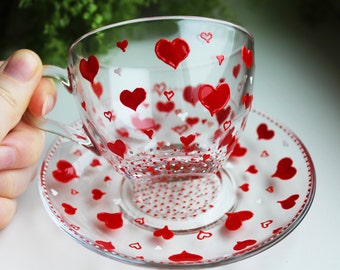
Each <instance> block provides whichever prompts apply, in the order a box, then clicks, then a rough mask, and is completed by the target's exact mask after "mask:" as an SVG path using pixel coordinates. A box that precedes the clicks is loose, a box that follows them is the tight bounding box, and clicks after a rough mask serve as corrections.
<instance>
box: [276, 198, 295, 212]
mask: <svg viewBox="0 0 340 270" xmlns="http://www.w3.org/2000/svg"><path fill="white" fill-rule="evenodd" d="M299 198H300V195H299V194H294V195H291V196H289V197H288V198H286V199H284V200H282V201H277V202H278V203H279V204H281V207H282V208H283V209H285V210H288V209H291V208H293V207H294V206H295V205H296V201H297V200H298V199H299Z"/></svg>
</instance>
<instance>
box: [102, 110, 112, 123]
mask: <svg viewBox="0 0 340 270" xmlns="http://www.w3.org/2000/svg"><path fill="white" fill-rule="evenodd" d="M104 117H105V118H106V119H107V120H109V122H112V120H114V117H113V113H112V112H111V111H106V112H104Z"/></svg>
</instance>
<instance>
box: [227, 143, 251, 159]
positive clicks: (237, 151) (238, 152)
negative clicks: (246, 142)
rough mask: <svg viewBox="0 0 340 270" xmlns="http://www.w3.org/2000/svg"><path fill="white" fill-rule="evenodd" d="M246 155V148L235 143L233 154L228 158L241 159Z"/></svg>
mask: <svg viewBox="0 0 340 270" xmlns="http://www.w3.org/2000/svg"><path fill="white" fill-rule="evenodd" d="M246 153H247V148H245V147H242V146H241V145H240V144H239V143H237V144H236V145H235V147H234V149H233V152H232V153H231V154H230V157H242V156H244V155H245V154H246Z"/></svg>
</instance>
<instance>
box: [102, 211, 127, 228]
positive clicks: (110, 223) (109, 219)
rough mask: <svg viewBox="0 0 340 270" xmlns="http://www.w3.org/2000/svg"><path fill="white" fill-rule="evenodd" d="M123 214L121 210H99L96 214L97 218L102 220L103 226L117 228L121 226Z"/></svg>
mask: <svg viewBox="0 0 340 270" xmlns="http://www.w3.org/2000/svg"><path fill="white" fill-rule="evenodd" d="M122 216H123V214H122V212H117V213H107V212H101V213H98V214H97V219H98V220H99V221H102V222H104V224H105V226H106V227H107V228H109V229H113V230H114V229H119V228H121V227H123V218H122Z"/></svg>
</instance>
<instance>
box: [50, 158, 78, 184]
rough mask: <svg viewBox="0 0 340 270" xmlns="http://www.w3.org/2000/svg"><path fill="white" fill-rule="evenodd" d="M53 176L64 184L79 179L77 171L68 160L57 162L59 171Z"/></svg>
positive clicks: (54, 172) (55, 171)
mask: <svg viewBox="0 0 340 270" xmlns="http://www.w3.org/2000/svg"><path fill="white" fill-rule="evenodd" d="M52 175H53V177H54V179H55V180H57V181H59V182H62V183H68V182H70V181H72V180H73V179H75V178H79V176H78V175H77V172H76V169H75V168H74V167H73V165H72V164H71V163H70V162H68V161H66V160H59V161H58V162H57V169H56V170H54V171H53V172H52Z"/></svg>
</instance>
